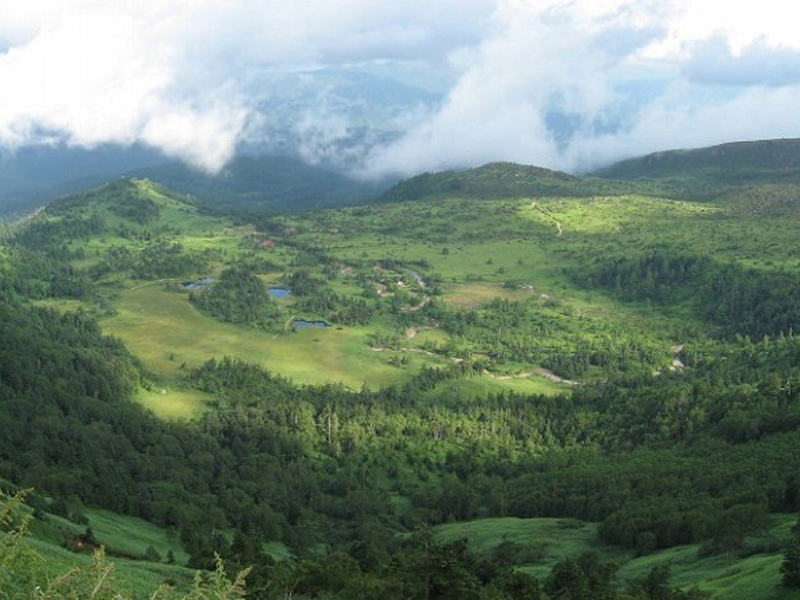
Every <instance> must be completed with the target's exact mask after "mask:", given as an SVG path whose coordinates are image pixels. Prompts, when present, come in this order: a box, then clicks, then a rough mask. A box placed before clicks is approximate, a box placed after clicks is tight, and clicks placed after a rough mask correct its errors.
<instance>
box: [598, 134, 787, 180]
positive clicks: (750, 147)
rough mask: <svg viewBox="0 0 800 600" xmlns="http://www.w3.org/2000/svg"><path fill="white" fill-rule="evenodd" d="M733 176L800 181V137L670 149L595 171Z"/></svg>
mask: <svg viewBox="0 0 800 600" xmlns="http://www.w3.org/2000/svg"><path fill="white" fill-rule="evenodd" d="M723 173H724V174H725V175H726V176H733V177H734V178H735V181H738V182H749V181H753V180H759V179H765V178H767V177H768V178H769V179H770V180H772V181H774V180H775V179H776V178H777V179H787V178H790V179H793V180H794V179H798V180H800V139H775V140H758V141H745V142H732V143H727V144H720V145H717V146H709V147H706V148H697V149H692V150H668V151H664V152H654V153H652V154H647V155H645V156H640V157H636V158H631V159H628V160H624V161H621V162H618V163H615V164H613V165H611V166H608V167H605V168H603V169H599V170H598V171H595V172H594V173H593V175H596V176H598V177H609V178H614V179H645V178H648V179H659V178H669V177H685V176H687V175H693V176H698V175H702V176H704V177H712V176H715V175H719V174H723Z"/></svg>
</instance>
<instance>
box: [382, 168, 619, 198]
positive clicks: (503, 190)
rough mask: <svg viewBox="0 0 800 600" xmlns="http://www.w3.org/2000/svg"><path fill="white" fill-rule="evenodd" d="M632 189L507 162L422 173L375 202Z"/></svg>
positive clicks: (550, 194) (605, 181)
mask: <svg viewBox="0 0 800 600" xmlns="http://www.w3.org/2000/svg"><path fill="white" fill-rule="evenodd" d="M622 189H628V190H630V189H633V187H632V186H631V185H630V184H621V185H620V184H616V183H615V182H612V181H608V180H602V179H594V178H579V177H575V176H573V175H569V174H567V173H564V172H561V171H551V170H549V169H543V168H541V167H534V166H530V165H521V164H516V163H508V162H497V163H489V164H486V165H483V166H482V167H478V168H475V169H467V170H462V171H442V172H438V173H423V174H421V175H417V176H416V177H412V178H410V179H406V180H404V181H401V182H400V183H398V184H396V185H395V186H394V187H392V188H390V189H389V190H387V191H386V192H384V193H383V194H382V195H381V196H380V197H379V198H378V202H405V201H408V200H420V199H423V198H427V199H436V198H439V199H441V198H449V197H461V198H525V197H534V196H589V195H593V194H603V193H611V192H619V191H620V190H622Z"/></svg>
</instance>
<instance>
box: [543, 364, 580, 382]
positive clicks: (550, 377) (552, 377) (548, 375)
mask: <svg viewBox="0 0 800 600" xmlns="http://www.w3.org/2000/svg"><path fill="white" fill-rule="evenodd" d="M536 374H537V375H540V376H542V377H544V378H545V379H547V380H548V381H552V382H553V383H566V384H567V385H579V384H580V382H579V381H573V380H572V379H564V378H563V377H559V376H558V375H556V374H555V373H553V372H552V371H551V370H549V369H543V368H538V369H536Z"/></svg>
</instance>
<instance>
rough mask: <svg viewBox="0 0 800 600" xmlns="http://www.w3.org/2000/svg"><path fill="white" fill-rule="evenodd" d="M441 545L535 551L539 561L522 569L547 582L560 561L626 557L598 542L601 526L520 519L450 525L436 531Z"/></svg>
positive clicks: (485, 551)
mask: <svg viewBox="0 0 800 600" xmlns="http://www.w3.org/2000/svg"><path fill="white" fill-rule="evenodd" d="M435 533H436V536H437V538H438V539H439V540H440V541H441V542H452V541H455V540H458V539H461V538H466V539H467V540H468V542H469V546H470V548H471V549H472V550H473V551H474V552H476V553H477V554H482V555H491V553H492V552H494V551H495V549H496V548H497V547H498V546H499V545H500V544H501V543H502V542H505V541H508V542H514V543H517V544H522V545H524V546H528V547H530V548H532V549H533V550H534V551H535V553H536V554H537V555H539V557H540V558H539V560H537V561H536V563H535V564H527V565H524V566H522V569H523V570H524V571H525V572H528V573H530V574H532V575H534V576H536V577H537V578H540V579H541V578H545V577H547V575H548V574H549V573H550V571H551V570H552V568H553V566H555V564H556V563H558V562H559V561H561V560H563V559H565V558H567V557H571V556H576V555H578V554H581V553H582V552H587V551H594V552H597V554H598V555H600V556H601V557H602V558H603V559H604V560H612V559H613V560H617V559H619V558H621V557H624V556H625V554H624V553H621V552H619V551H617V550H615V549H613V548H611V547H609V546H605V545H602V544H599V543H598V542H597V525H596V524H594V523H583V522H578V521H573V520H570V519H517V518H514V517H504V518H498V519H482V520H479V521H470V522H467V523H450V524H447V525H442V526H440V527H437V528H436V529H435Z"/></svg>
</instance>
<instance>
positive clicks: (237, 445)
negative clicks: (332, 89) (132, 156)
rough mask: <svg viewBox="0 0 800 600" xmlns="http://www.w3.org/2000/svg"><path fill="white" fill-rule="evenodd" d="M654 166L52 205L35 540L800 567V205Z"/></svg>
mask: <svg viewBox="0 0 800 600" xmlns="http://www.w3.org/2000/svg"><path fill="white" fill-rule="evenodd" d="M537 186H538V187H537ZM656 187H657V188H658V189H657V190H656ZM654 190H655V191H658V193H659V194H661V193H666V192H665V190H666V191H669V189H668V187H664V186H662V185H661V184H659V186H650V187H648V186H647V185H646V184H644V183H637V184H636V185H635V186H633V185H629V184H626V183H624V182H619V181H602V180H594V179H577V178H571V177H568V176H564V175H561V174H556V173H550V172H546V171H543V170H538V169H532V168H524V167H518V166H514V165H504V164H495V165H489V166H487V167H485V168H482V169H477V170H474V171H468V172H464V173H445V174H441V175H428V176H424V177H421V178H418V179H415V180H412V181H410V182H407V183H405V184H402V185H401V186H399V187H398V188H396V189H395V190H394V191H392V192H390V193H388V194H387V195H386V196H385V197H384V199H383V200H384V201H383V202H380V203H376V204H374V205H366V206H358V207H349V208H341V209H336V210H320V211H315V212H307V213H293V214H287V215H280V216H271V217H264V216H261V217H259V218H254V219H250V220H249V221H244V220H242V221H233V220H231V219H227V218H223V217H219V216H210V215H207V214H203V213H202V212H201V211H199V210H198V209H197V207H195V206H194V205H192V204H191V203H187V202H186V201H185V200H184V199H183V198H181V197H179V196H176V195H174V194H172V193H170V192H168V191H166V190H163V189H161V188H159V187H158V186H155V185H154V184H152V183H150V182H147V181H141V180H122V181H119V182H115V183H113V184H109V185H108V186H105V187H103V188H100V189H99V190H96V191H93V192H87V193H85V194H82V195H80V196H76V197H71V198H67V199H64V200H62V201H60V202H58V203H55V204H54V205H53V206H52V207H51V208H49V209H47V210H45V211H43V212H42V213H41V214H40V215H37V216H36V217H35V218H33V219H31V220H30V221H29V222H27V223H24V224H22V225H20V226H18V227H17V228H12V229H11V230H10V231H9V233H8V235H7V239H6V240H5V241H4V243H3V252H2V254H1V255H0V256H2V257H3V261H2V263H0V264H2V267H0V268H3V270H4V277H3V279H2V281H1V282H0V297H1V298H2V303H0V313H1V314H0V317H2V318H0V338H2V339H3V340H4V344H3V346H1V347H0V473H1V474H2V475H3V477H6V478H8V480H9V481H12V482H14V484H16V485H19V486H26V487H33V488H34V489H35V490H36V493H35V494H34V495H32V496H30V497H29V499H28V502H29V504H30V506H31V508H32V509H33V513H32V514H33V521H31V525H30V530H31V531H33V532H34V533H35V534H36V536H37V538H36V539H37V540H38V541H37V542H34V543H43V542H42V540H44V541H45V542H46V541H47V539H48V536H51V539H50V542H52V541H53V539H52V535H53V534H52V533H48V531H52V530H48V529H47V526H45V525H44V524H42V523H44V522H45V519H43V518H42V517H43V516H44V517H45V518H46V519H47V520H49V522H50V524H51V526H52V524H53V523H61V526H63V527H65V528H67V530H69V531H72V532H73V533H75V534H76V535H79V536H83V537H82V538H81V539H83V541H84V542H87V541H92V544H94V543H95V542H94V540H99V541H100V542H101V543H103V544H105V545H106V546H107V552H108V554H109V555H111V554H113V553H114V552H117V553H119V555H130V556H132V557H135V558H137V560H136V561H134V563H135V564H136V563H138V564H145V563H152V562H157V563H163V562H166V559H167V554H171V555H172V558H173V559H174V560H175V562H177V563H179V564H181V565H182V566H183V565H187V566H189V567H191V568H199V569H213V568H215V565H216V564H217V563H216V559H215V555H219V556H221V557H222V558H223V560H224V561H225V564H226V565H228V566H229V569H230V571H231V572H238V570H239V569H240V568H244V567H247V566H252V571H250V574H249V576H248V590H250V591H249V592H248V593H249V594H250V597H252V598H277V597H286V596H291V595H295V596H297V597H308V598H328V597H341V598H351V597H364V598H375V597H381V598H386V599H387V600H391V599H394V598H398V599H399V598H409V599H410V598H451V597H452V598H456V597H458V598H467V599H469V598H476V599H477V598H482V599H485V598H498V599H514V598H550V599H551V600H552V599H554V598H586V597H590V598H609V599H614V598H620V599H623V598H629V599H633V598H636V599H649V598H676V599H682V598H701V597H706V596H710V597H714V598H737V597H741V598H744V597H752V598H761V599H763V600H768V599H771V598H781V597H787V598H788V597H791V596H790V595H789V594H791V593H793V592H792V591H791V590H790V587H791V586H792V585H794V584H795V582H794V575H793V573H794V572H795V571H796V570H797V569H796V564H795V563H796V562H797V560H796V558H797V557H796V554H797V552H796V550H797V548H796V546H797V539H796V537H797V536H796V531H792V530H791V523H792V522H794V520H795V516H794V515H795V514H796V513H797V512H798V511H800V455H799V454H798V453H799V450H798V449H800V378H799V377H798V375H797V359H798V357H799V356H800V338H798V337H797V336H796V335H795V332H796V331H797V329H798V323H797V321H798V320H799V319H800V315H798V314H797V309H796V303H795V302H794V299H795V298H796V296H797V291H798V287H799V286H800V283H799V282H800V280H798V276H799V275H798V273H800V271H798V253H800V246H798V242H797V239H796V232H795V231H794V230H795V227H794V224H793V223H792V222H790V221H789V220H787V219H786V217H785V212H781V211H779V210H764V211H760V212H759V211H755V212H753V211H746V210H743V208H744V207H745V206H746V203H744V202H743V201H740V200H741V197H740V200H731V198H732V196H731V195H730V194H728V193H727V192H726V194H724V195H723V196H720V197H718V198H717V197H715V198H710V197H702V198H700V197H698V198H696V199H695V200H696V201H689V200H678V199H675V198H672V199H664V198H662V197H660V195H658V194H656V193H655V191H654ZM651 193H652V194H653V195H649V194H651ZM737 193H738V192H737ZM542 194H547V195H542ZM398 200H402V201H398ZM774 206H776V205H774ZM780 206H781V207H782V210H783V209H787V207H788V206H790V203H789V201H788V200H787V203H783V204H781V205H780ZM270 287H280V288H282V289H285V290H287V293H286V294H284V297H280V298H273V297H271V295H270V294H269V288H270ZM75 309H77V311H75ZM310 321H315V322H316V325H318V326H317V327H304V326H303V325H307V324H308V322H310ZM323 325H324V326H323ZM104 334H106V335H107V334H112V335H114V336H117V337H116V338H111V337H106V335H104ZM131 400H135V401H138V402H132V401H131ZM150 410H152V411H153V412H150ZM154 413H155V414H154ZM156 415H158V416H156ZM64 507H67V508H66V510H64ZM86 507H90V508H86ZM101 509H102V510H101ZM15 510H16V509H15ZM103 510H105V511H113V513H116V514H112V513H109V512H103ZM59 511H60V512H59ZM54 512H59V514H60V515H61V516H62V517H64V518H65V519H68V520H69V519H76V518H79V517H80V514H72V513H82V514H83V515H84V516H85V517H86V518H87V519H88V523H84V524H80V523H76V521H75V520H72V521H71V522H72V525H69V524H68V523H66V522H62V521H58V519H57V517H54V516H51V515H52V514H53V513H54ZM118 515H130V516H131V517H137V518H139V519H143V520H144V521H146V522H148V523H151V524H152V526H149V525H145V524H144V521H126V520H125V519H122V518H121V517H119V516H118ZM40 522H41V523H40ZM76 527H77V529H76ZM81 527H83V529H82V530H81ZM89 528H90V529H91V531H89ZM7 529H8V527H7ZM90 534H91V535H90ZM464 537H465V538H467V540H468V541H462V540H461V538H464ZM3 539H14V540H16V539H17V538H14V537H13V536H12V537H11V538H9V537H8V534H5V536H4V538H3ZM16 543H17V542H15V544H16ZM17 547H18V546H17ZM26 551H27V550H26ZM65 552H69V551H68V550H63V549H59V551H58V557H60V558H58V557H56V553H55V551H53V552H52V556H53V558H52V560H54V561H56V563H57V564H66V563H68V562H69V559H68V558H66V559H65V558H64V554H63V553H65ZM59 560H61V561H64V562H61V563H58V561H59ZM123 568H124V569H126V570H127V569H128V567H127V566H126V567H123ZM226 581H227V579H226ZM695 588H696V589H695ZM142 589H143V588H142ZM179 593H184V592H179ZM748 594H749V595H748Z"/></svg>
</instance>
